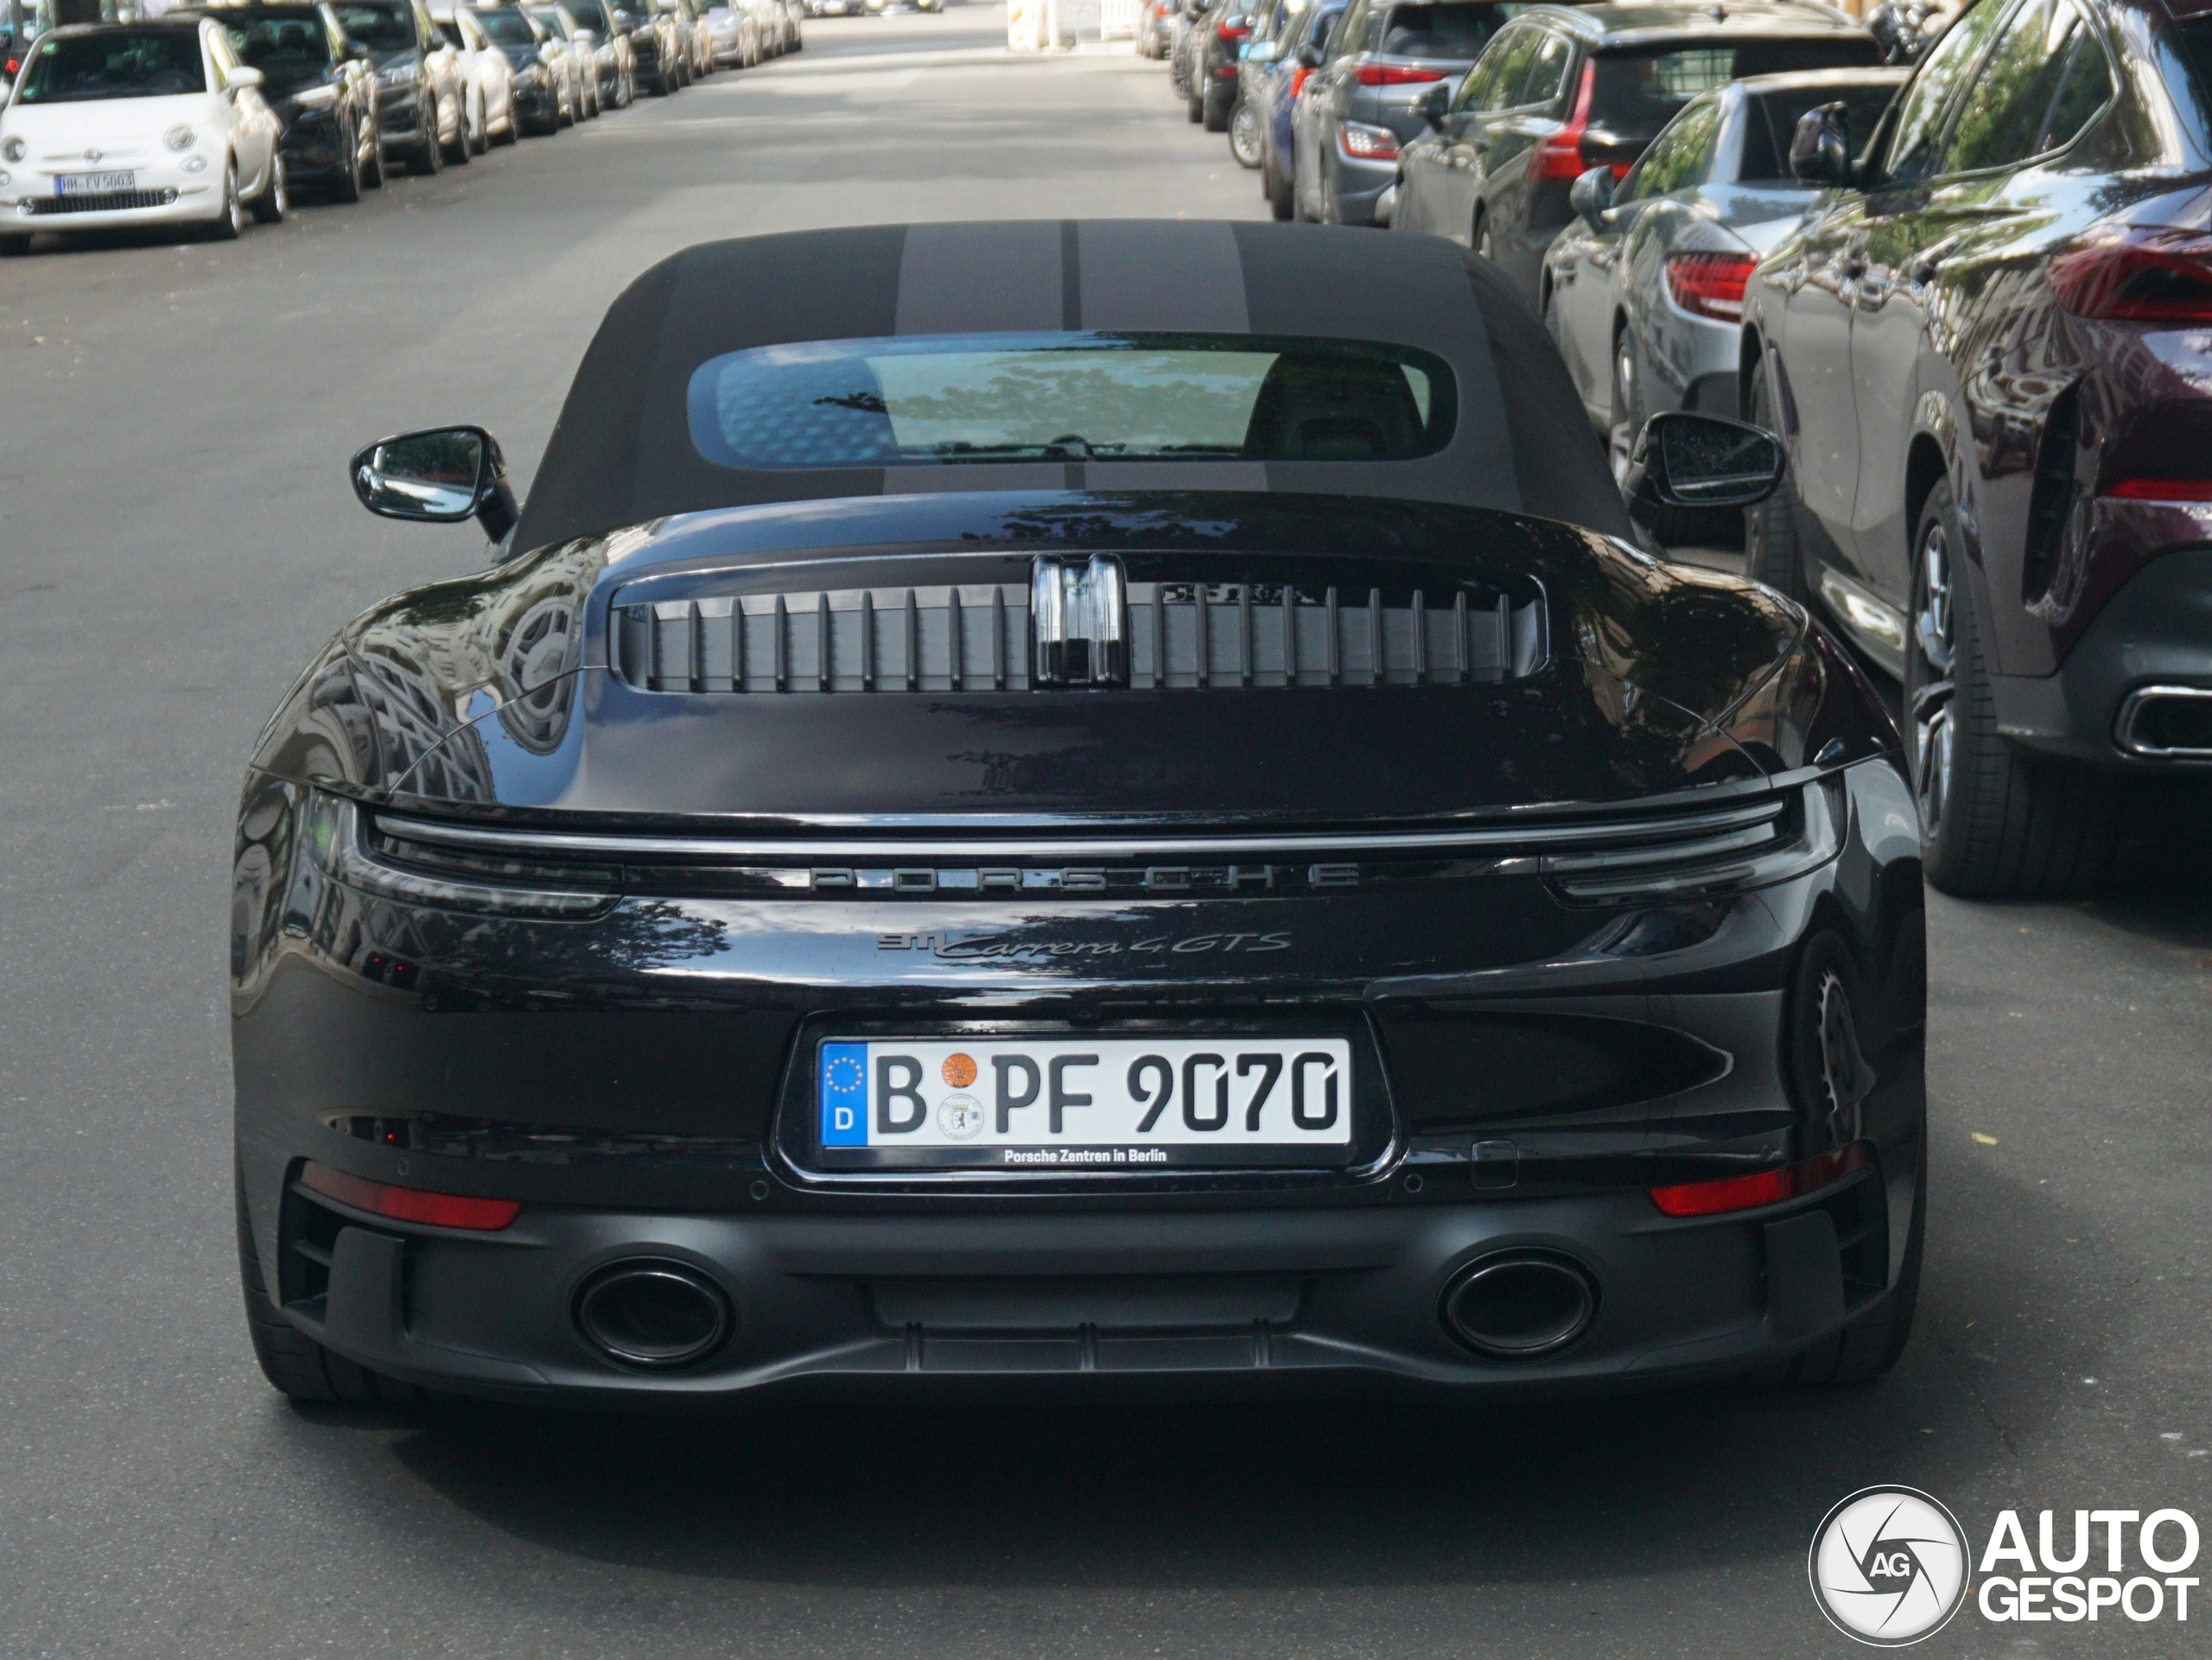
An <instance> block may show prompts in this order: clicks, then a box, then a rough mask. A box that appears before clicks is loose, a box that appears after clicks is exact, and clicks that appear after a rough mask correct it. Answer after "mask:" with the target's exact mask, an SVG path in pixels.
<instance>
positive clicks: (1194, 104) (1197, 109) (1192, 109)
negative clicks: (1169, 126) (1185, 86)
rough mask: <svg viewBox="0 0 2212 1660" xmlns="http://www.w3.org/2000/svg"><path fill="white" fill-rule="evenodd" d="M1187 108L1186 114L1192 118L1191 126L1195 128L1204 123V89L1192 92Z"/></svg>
mask: <svg viewBox="0 0 2212 1660" xmlns="http://www.w3.org/2000/svg"><path fill="white" fill-rule="evenodd" d="M1185 110H1186V112H1187V113H1188V114H1189V116H1190V118H1191V124H1192V126H1194V127H1195V126H1198V125H1200V124H1202V123H1204V121H1205V118H1206V94H1205V88H1204V87H1200V88H1199V89H1198V91H1197V92H1192V94H1191V96H1190V98H1189V99H1187V100H1186V102H1185Z"/></svg>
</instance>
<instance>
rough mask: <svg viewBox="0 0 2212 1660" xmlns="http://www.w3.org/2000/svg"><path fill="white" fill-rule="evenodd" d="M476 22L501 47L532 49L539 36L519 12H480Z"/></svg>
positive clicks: (527, 19)
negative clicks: (482, 26) (481, 25)
mask: <svg viewBox="0 0 2212 1660" xmlns="http://www.w3.org/2000/svg"><path fill="white" fill-rule="evenodd" d="M476 21H477V22H480V23H481V24H483V25H484V32H485V33H486V35H490V36H491V37H492V38H493V40H494V41H497V42H498V43H499V45H501V46H522V47H532V46H536V45H537V35H536V33H535V32H534V31H532V29H531V26H530V19H529V18H527V17H525V16H523V15H522V14H521V13H520V12H518V11H480V12H478V13H477V14H476Z"/></svg>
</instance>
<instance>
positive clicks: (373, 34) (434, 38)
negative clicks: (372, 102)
mask: <svg viewBox="0 0 2212 1660" xmlns="http://www.w3.org/2000/svg"><path fill="white" fill-rule="evenodd" d="M332 9H333V10H335V11H336V12H337V14H338V21H339V22H340V24H341V25H343V26H344V28H345V30H346V37H347V38H348V39H349V40H355V41H359V42H360V43H361V44H362V45H363V46H365V47H367V48H369V54H370V56H371V58H372V60H374V62H375V64H376V71H377V137H378V143H381V144H382V145H383V147H384V156H385V160H386V162H390V160H391V157H392V156H393V155H394V154H395V153H397V155H398V156H401V157H402V158H403V159H404V160H405V161H406V162H407V163H408V165H409V166H410V167H412V168H413V169H414V170H415V171H416V172H417V173H435V172H436V171H437V170H438V169H440V168H442V167H443V166H444V165H445V164H446V163H447V162H454V163H456V164H458V163H464V162H467V160H468V157H469V149H468V84H467V81H466V80H464V79H463V78H462V74H461V54H460V53H458V52H457V51H455V50H454V47H453V44H452V42H450V41H448V40H447V39H446V37H445V36H444V35H441V34H439V33H438V26H437V25H436V24H435V23H434V22H431V21H430V14H429V9H428V8H426V7H425V6H424V5H423V3H422V0H334V6H333V8H332Z"/></svg>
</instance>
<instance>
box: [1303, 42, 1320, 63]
mask: <svg viewBox="0 0 2212 1660" xmlns="http://www.w3.org/2000/svg"><path fill="white" fill-rule="evenodd" d="M1298 63H1299V67H1300V68H1301V69H1319V67H1321V48H1319V47H1318V46H1316V45H1314V44H1313V41H1306V44H1305V45H1303V46H1301V47H1300V48H1298Z"/></svg>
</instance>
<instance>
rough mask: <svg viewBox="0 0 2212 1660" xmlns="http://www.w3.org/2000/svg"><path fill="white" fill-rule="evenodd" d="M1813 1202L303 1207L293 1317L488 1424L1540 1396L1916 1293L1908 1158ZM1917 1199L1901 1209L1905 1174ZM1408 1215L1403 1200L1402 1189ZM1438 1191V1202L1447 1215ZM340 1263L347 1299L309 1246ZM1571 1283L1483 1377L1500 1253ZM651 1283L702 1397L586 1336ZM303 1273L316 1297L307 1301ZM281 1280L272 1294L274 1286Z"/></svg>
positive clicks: (1611, 1385) (1734, 1354) (1757, 1360)
mask: <svg viewBox="0 0 2212 1660" xmlns="http://www.w3.org/2000/svg"><path fill="white" fill-rule="evenodd" d="M1891 1168H1892V1172H1893V1173H1892V1175H1891V1179H1890V1180H1887V1181H1886V1183H1885V1180H1884V1179H1883V1175H1882V1173H1881V1172H1880V1171H1879V1170H1878V1169H1877V1168H1874V1167H1869V1168H1867V1169H1866V1170H1865V1171H1863V1172H1861V1173H1859V1174H1858V1175H1857V1176H1856V1177H1854V1178H1853V1179H1852V1180H1848V1181H1847V1182H1844V1183H1841V1184H1838V1185H1837V1186H1834V1187H1832V1188H1829V1189H1825V1190H1823V1191H1822V1192H1821V1193H1819V1194H1816V1195H1812V1196H1808V1198H1807V1199H1802V1200H1798V1201H1796V1202H1794V1203H1792V1204H1790V1205H1782V1206H1776V1207H1773V1208H1771V1209H1770V1210H1768V1211H1764V1212H1748V1213H1744V1214H1740V1215H1737V1216H1732V1217H1726V1218H1713V1219H1707V1220H1700V1221H1681V1220H1674V1219H1670V1218H1665V1217H1662V1216H1661V1215H1659V1214H1658V1212H1656V1210H1655V1209H1654V1208H1653V1207H1652V1206H1651V1205H1650V1204H1649V1201H1648V1200H1647V1199H1645V1198H1644V1197H1643V1195H1642V1194H1641V1193H1618V1194H1611V1195H1604V1196H1590V1197H1583V1198H1577V1199H1555V1200H1533V1201H1523V1202H1519V1203H1510V1202H1493V1203H1478V1202H1471V1193H1470V1192H1469V1190H1468V1188H1467V1186H1466V1184H1465V1179H1464V1177H1463V1178H1462V1179H1461V1180H1460V1182H1459V1185H1458V1191H1457V1192H1456V1193H1440V1192H1438V1193H1433V1194H1432V1199H1431V1202H1423V1201H1422V1200H1421V1199H1414V1198H1413V1197H1411V1196H1406V1197H1405V1199H1404V1202H1402V1203H1401V1204H1397V1205H1390V1206H1387V1207H1376V1208H1369V1209H1362V1210H1343V1209H1340V1210H1325V1209H1305V1210H1282V1209H1268V1210H1252V1211H1246V1212H1235V1213H1223V1212H1199V1213H1182V1214H1174V1213H1162V1212H1125V1213H1121V1214H1115V1215H1100V1214H1091V1215H1066V1214H1061V1215H988V1216H986V1215H962V1216H944V1215H939V1216H925V1215H912V1214H908V1215H869V1216H861V1215H846V1216H834V1217H833V1216H811V1217H799V1216H778V1215H767V1214H763V1215H671V1214H658V1213H644V1212H611V1211H588V1210H563V1209H537V1208H532V1209H527V1210H525V1211H524V1212H523V1214H522V1216H521V1218H519V1219H518V1221H517V1223H516V1224H514V1225H513V1226H512V1227H511V1228H510V1229H508V1230H507V1231H505V1233H503V1234H499V1235H496V1236H467V1235H457V1234H454V1233H451V1232H448V1231H437V1230H427V1229H410V1228H404V1227H399V1226H395V1225H393V1224H389V1223H385V1222H382V1221H378V1220H377V1219H375V1218H367V1217H363V1216H359V1215H358V1214H353V1213H348V1212H345V1211H343V1209H342V1208H340V1207H336V1206H333V1205H329V1203H328V1202H327V1201H324V1200H320V1199H309V1198H308V1196H306V1195H305V1194H304V1192H303V1190H301V1189H299V1188H297V1187H294V1188H293V1189H292V1190H291V1193H290V1195H289V1198H288V1199H287V1200H286V1202H285V1205H284V1212H285V1218H286V1222H285V1229H284V1231H285V1235H286V1238H285V1248H286V1250H288V1251H289V1253H290V1258H289V1261H288V1262H286V1263H285V1265H284V1267H283V1283H284V1284H285V1285H286V1286H287V1288H289V1290H288V1294H289V1292H292V1291H296V1292H301V1293H312V1294H311V1295H297V1296H291V1298H290V1301H289V1303H288V1306H287V1307H286V1311H285V1312H286V1315H287V1317H288V1318H289V1319H290V1320H292V1321H293V1322H294V1323H295V1324H296V1325H297V1326H299V1327H300V1329H302V1331H303V1332H307V1333H308V1335H310V1336H312V1337H314V1338H315V1339H317V1340H318V1341H320V1342H322V1343H324V1344H325V1345H327V1346H329V1347H330V1348H332V1349H334V1351H336V1352H339V1353H340V1354H343V1355H345V1356H346V1358H350V1359H353V1360H354V1361H356V1362H358V1363H359V1364H362V1365H365V1366H368V1367H370V1368H372V1370H374V1371H378V1372H380V1373H383V1374H385V1375H387V1376H390V1377H397V1378H401V1379H403V1380H405V1381H407V1382H410V1383H419V1384H422V1385H424V1386H426V1387H431V1388H437V1389H444V1390H454V1391H458V1392H461V1393H466V1394H474V1395H480V1396H491V1397H494V1398H505V1399H513V1400H528V1399H533V1398H543V1397H546V1396H550V1395H554V1394H558V1395H560V1396H563V1397H566V1398H572V1399H578V1400H581V1401H586V1402H595V1403H597V1404H601V1405H624V1404H642V1403H645V1402H664V1403H671V1404H674V1403H683V1402H692V1403H709V1402H713V1401H715V1400H717V1399H721V1398H725V1397H728V1396H735V1395H738V1394H741V1393H743V1392H745V1391H747V1390H753V1389H755V1388H758V1387H760V1386H762V1385H764V1384H770V1383H779V1382H784V1381H787V1380H796V1379H801V1378H810V1377H811V1378H823V1377H845V1378H854V1377H859V1378H876V1379H882V1380H886V1381H888V1382H893V1383H897V1382H903V1381H907V1380H913V1379H917V1378H925V1377H932V1376H938V1377H942V1376H969V1377H975V1376H991V1375H1005V1374H1021V1375H1024V1376H1027V1377H1038V1376H1044V1375H1053V1374H1092V1375H1106V1376H1111V1375H1117V1374H1118V1375H1122V1376H1144V1375H1150V1376H1155V1377H1156V1376H1160V1375H1170V1376H1185V1377H1194V1376H1202V1375H1215V1376H1223V1377H1249V1378H1253V1379H1255V1380H1256V1379H1258V1378H1259V1377H1261V1375H1262V1374H1267V1375H1269V1376H1270V1377H1275V1378H1281V1377H1298V1376H1304V1377H1328V1376H1336V1377H1344V1376H1347V1375H1353V1374H1366V1375H1370V1376H1380V1377H1397V1378H1402V1379H1408V1380H1414V1381H1418V1382H1425V1383H1439V1384H1446V1385H1452V1386H1457V1387H1460V1388H1467V1389H1480V1390H1489V1391H1499V1392H1510V1393H1527V1392H1547V1391H1570V1392H1580V1391H1587V1390H1602V1389H1619V1388H1630V1387H1636V1386H1640V1385H1649V1384H1656V1383H1662V1382H1679V1381H1685V1380H1690V1379H1697V1378H1713V1377H1727V1376H1731V1375H1735V1374H1739V1373H1742V1372H1745V1371H1752V1370H1757V1369H1758V1368H1760V1367H1762V1366H1764V1365H1766V1364H1771V1363H1773V1362H1776V1361H1778V1360H1781V1359H1783V1358H1786V1357H1787V1356H1789V1355H1790V1354H1793V1353H1795V1352H1799V1351H1801V1350H1802V1349H1804V1348H1805V1347H1807V1346H1808V1345H1810V1344H1812V1343H1814V1342H1816V1341H1818V1340H1819V1339H1821V1338H1822V1337H1824V1336H1826V1335H1827V1334H1829V1333H1830V1332H1834V1330H1836V1329H1837V1328H1838V1327H1839V1326H1841V1325H1842V1324H1843V1323H1845V1321H1846V1320H1847V1319H1848V1318H1850V1317H1851V1316H1852V1315H1853V1313H1857V1312H1859V1311H1860V1310H1862V1309H1863V1308H1864V1307H1866V1306H1867V1305H1868V1304H1869V1303H1870V1302H1871V1301H1872V1300H1873V1299H1874V1298H1876V1297H1878V1295H1879V1294H1881V1291H1882V1289H1883V1288H1885V1286H1886V1285H1887V1284H1888V1283H1889V1281H1890V1278H1891V1275H1894V1272H1895V1260H1894V1259H1895V1256H1896V1254H1897V1253H1896V1252H1895V1250H1892V1249H1891V1233H1892V1230H1891V1228H1890V1227H1889V1225H1888V1221H1889V1218H1891V1217H1892V1216H1904V1215H1909V1214H1910V1207H1911V1204H1912V1199H1913V1193H1912V1189H1911V1174H1910V1173H1911V1171H1912V1169H1913V1163H1912V1154H1911V1150H1910V1149H1907V1150H1905V1151H1904V1154H1903V1156H1902V1157H1900V1158H1894V1159H1892V1160H1891ZM1896 1172H1902V1173H1903V1182H1902V1185H1900V1183H1899V1182H1898V1180H1897V1179H1896V1175H1895V1173H1896ZM1400 1186H1401V1188H1402V1187H1403V1184H1402V1183H1401V1184H1400ZM1432 1186H1433V1189H1442V1188H1444V1187H1445V1186H1446V1184H1444V1183H1443V1182H1441V1181H1439V1182H1437V1183H1435V1184H1433V1185H1432ZM308 1233H313V1234H315V1235H316V1236H317V1237H320V1238H321V1239H323V1240H325V1241H326V1242H327V1254H328V1256H329V1257H330V1259H331V1261H330V1267H329V1269H328V1271H327V1276H323V1275H319V1274H318V1273H317V1272H316V1270H315V1268H314V1267H313V1266H310V1265H308V1264H307V1259H306V1257H305V1256H303V1255H302V1253H300V1252H299V1251H298V1250H297V1249H296V1245H295V1243H294V1241H295V1240H296V1239H297V1238H299V1237H302V1236H303V1235H304V1234H308ZM1514 1250H1536V1251H1541V1252H1544V1253H1548V1254H1550V1255H1552V1256H1554V1257H1561V1258H1567V1259H1571V1260H1572V1261H1573V1262H1578V1263H1580V1264H1581V1265H1583V1267H1584V1268H1585V1269H1586V1270H1587V1272H1588V1274H1589V1275H1590V1276H1591V1279H1592V1282H1594V1284H1595V1286H1596V1288H1597V1294H1598V1301H1597V1307H1596V1312H1595V1313H1594V1316H1593V1317H1592V1320H1591V1322H1590V1324H1589V1325H1588V1326H1587V1328H1586V1331H1585V1332H1584V1333H1583V1334H1582V1335H1581V1336H1580V1338H1579V1339H1577V1340H1575V1341H1574V1342H1573V1343H1572V1344H1570V1345H1567V1346H1566V1347H1564V1348H1563V1349H1562V1350H1560V1352H1557V1353H1555V1354H1554V1355H1552V1356H1549V1357H1545V1358H1536V1359H1532V1360H1518V1361H1516V1360H1505V1359H1496V1358H1486V1357H1484V1356H1483V1355H1481V1354H1478V1353H1476V1352H1472V1351H1471V1349H1469V1348H1468V1347H1466V1346H1465V1345H1462V1344H1461V1343H1459V1341H1458V1340H1456V1339H1454V1338H1453V1337H1452V1335H1451V1334H1450V1333H1449V1332H1447V1330H1446V1325H1445V1321H1444V1318H1443V1315H1442V1312H1441V1310H1442V1305H1443V1303H1444V1300H1445V1298H1446V1294H1447V1292H1448V1291H1449V1290H1450V1288H1452V1286H1453V1285H1454V1284H1455V1282H1456V1281H1457V1279H1458V1278H1459V1275H1462V1274H1463V1273H1465V1271H1466V1270H1468V1269H1470V1268H1471V1266H1472V1265H1475V1264H1478V1263H1480V1262H1483V1261H1484V1260H1485V1259H1487V1258H1489V1257H1491V1256H1495V1255H1497V1254H1498V1253H1500V1252H1506V1251H1514ZM630 1258H650V1259H654V1260H657V1261H658V1262H674V1263H677V1264H681V1265H683V1267H685V1268H687V1269H690V1270H691V1271H692V1272H693V1273H695V1274H696V1275H702V1276H704V1277H705V1279H707V1280H708V1281H710V1282H712V1283H713V1284H714V1285H715V1286H716V1287H718V1288H720V1290H721V1294H722V1295H723V1296H725V1297H726V1298H727V1299H728V1305H729V1307H730V1310H731V1311H732V1313H734V1334H733V1335H732V1336H730V1337H729V1338H728V1339H727V1341H725V1342H724V1343H723V1344H722V1345H721V1347H720V1348H719V1350H718V1351H717V1352H715V1353H713V1354H712V1355H710V1356H709V1357H708V1358H705V1359H704V1360H702V1361H701V1362H699V1363H697V1364H694V1365H692V1366H690V1367H689V1368H686V1369H683V1370H681V1371H667V1372H660V1373H654V1372H650V1371H639V1370H637V1369H635V1368H632V1367H629V1366H626V1365H623V1364H617V1363H616V1362H614V1361H613V1360H611V1359H609V1358H607V1357H606V1356H604V1355H603V1354H602V1353H601V1352H599V1351H598V1350H596V1349H595V1348H594V1346H593V1345H592V1344H591V1343H590V1342H589V1341H588V1339H586V1337H585V1336H584V1335H583V1333H582V1330H581V1329H580V1327H579V1325H578V1322H577V1320H576V1316H575V1307H576V1302H577V1296H578V1292H579V1289H580V1288H582V1286H583V1285H584V1284H585V1282H587V1281H588V1280H589V1279H591V1278H592V1276H593V1275H595V1274H599V1273H601V1272H602V1271H603V1270H605V1269H607V1268H608V1267H609V1266H610V1265H611V1264H614V1263H617V1262H622V1261H624V1260H626V1259H630ZM303 1268H304V1269H305V1272H304V1273H303V1272H302V1269H303ZM264 1277H265V1278H268V1279H270V1281H271V1282H276V1281H277V1275H275V1274H272V1273H270V1272H269V1271H268V1269H266V1267H264Z"/></svg>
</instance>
